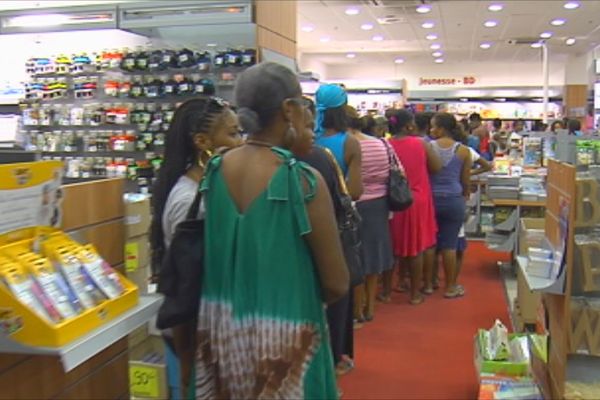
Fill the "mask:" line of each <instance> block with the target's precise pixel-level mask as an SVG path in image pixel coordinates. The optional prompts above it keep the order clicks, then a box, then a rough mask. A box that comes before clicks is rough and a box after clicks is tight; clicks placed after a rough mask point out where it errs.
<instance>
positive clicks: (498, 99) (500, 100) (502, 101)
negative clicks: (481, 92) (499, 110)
mask: <svg viewBox="0 0 600 400" xmlns="http://www.w3.org/2000/svg"><path fill="white" fill-rule="evenodd" d="M494 100H495V101H499V102H500V103H504V102H506V99H505V98H504V97H499V98H497V99H494Z"/></svg>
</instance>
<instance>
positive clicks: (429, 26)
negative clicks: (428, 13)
mask: <svg viewBox="0 0 600 400" xmlns="http://www.w3.org/2000/svg"><path fill="white" fill-rule="evenodd" d="M434 26H435V23H433V22H431V21H427V22H423V23H422V24H421V27H422V28H424V29H432V28H433V27H434Z"/></svg>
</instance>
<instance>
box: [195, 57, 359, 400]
mask: <svg viewBox="0 0 600 400" xmlns="http://www.w3.org/2000/svg"><path fill="white" fill-rule="evenodd" d="M301 96H302V94H301V89H300V85H299V83H298V80H297V78H296V76H295V75H294V73H293V72H292V71H290V70H289V69H287V68H285V67H283V66H281V65H279V64H275V63H261V64H258V65H256V66H253V67H250V68H248V69H247V70H245V71H244V72H242V73H241V74H240V75H239V76H238V78H237V82H236V88H235V98H236V104H237V106H238V107H239V108H238V115H239V118H240V123H241V125H242V127H243V128H244V130H245V131H246V132H247V133H248V139H247V141H246V144H245V145H243V146H241V147H239V148H237V149H234V150H231V151H229V152H228V153H226V154H225V155H224V156H223V157H215V158H213V159H212V160H211V161H210V162H209V164H208V166H207V171H206V174H205V178H204V180H203V183H202V191H203V193H204V201H205V205H206V223H205V232H206V236H205V244H204V245H205V249H206V253H205V257H204V260H205V263H204V274H203V284H202V293H201V297H200V313H199V316H198V327H197V331H190V332H189V335H191V336H192V337H196V338H197V347H198V350H197V354H198V356H197V358H196V368H195V371H196V381H195V385H194V386H195V387H196V397H197V398H202V399H204V398H236V399H241V398H337V397H338V393H337V390H336V383H335V375H334V369H333V361H332V358H331V349H330V346H329V342H328V341H327V340H323V339H324V338H325V337H326V335H327V326H326V320H325V315H324V310H323V303H324V302H327V303H331V302H334V301H336V300H338V299H339V298H340V297H342V296H343V295H344V294H345V293H346V291H347V289H348V271H347V267H346V265H345V262H344V259H343V254H342V250H341V246H340V242H339V238H338V236H337V227H336V224H335V218H334V215H333V207H332V204H331V198H330V196H329V193H328V189H327V186H326V185H325V183H324V181H323V178H322V177H321V175H320V174H319V173H318V172H316V171H315V170H313V169H312V168H310V167H308V166H306V164H304V163H298V162H296V161H295V159H294V158H293V157H292V156H291V153H290V152H289V151H287V150H285V148H290V147H291V146H292V145H293V143H294V141H295V140H296V137H297V134H298V132H301V131H303V130H304V129H305V121H304V118H305V114H304V107H303V104H302V97H301ZM190 360H191V359H190Z"/></svg>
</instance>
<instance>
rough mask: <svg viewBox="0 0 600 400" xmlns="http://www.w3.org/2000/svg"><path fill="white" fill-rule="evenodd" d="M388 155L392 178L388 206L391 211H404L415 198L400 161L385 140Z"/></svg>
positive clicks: (389, 181)
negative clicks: (399, 163)
mask: <svg viewBox="0 0 600 400" xmlns="http://www.w3.org/2000/svg"><path fill="white" fill-rule="evenodd" d="M381 141H382V142H383V144H384V145H385V148H386V150H387V154H388V160H389V164H390V176H389V179H388V193H387V198H388V206H389V208H390V211H404V210H406V209H407V208H408V207H410V206H411V205H412V203H413V196H412V192H411V190H410V186H409V185H408V179H406V176H404V173H403V172H402V171H401V170H400V166H399V165H398V160H397V159H396V157H395V156H394V155H393V154H392V151H393V149H391V148H390V145H389V144H388V142H387V141H386V140H385V139H381Z"/></svg>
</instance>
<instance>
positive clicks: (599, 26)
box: [298, 0, 600, 65]
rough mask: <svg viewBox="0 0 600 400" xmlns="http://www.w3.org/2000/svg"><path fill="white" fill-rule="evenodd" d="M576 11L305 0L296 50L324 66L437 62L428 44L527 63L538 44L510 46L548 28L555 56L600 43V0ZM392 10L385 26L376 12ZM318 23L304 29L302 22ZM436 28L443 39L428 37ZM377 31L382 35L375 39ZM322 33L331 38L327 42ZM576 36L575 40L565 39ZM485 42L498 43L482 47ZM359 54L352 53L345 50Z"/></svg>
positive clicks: (518, 3)
mask: <svg viewBox="0 0 600 400" xmlns="http://www.w3.org/2000/svg"><path fill="white" fill-rule="evenodd" d="M422 3H425V4H429V5H431V8H432V10H431V12H429V13H427V14H419V13H417V12H416V6H417V5H419V4H422ZM498 3H499V4H502V5H503V6H504V9H503V10H502V11H499V12H492V11H489V10H488V6H489V5H490V4H498ZM579 3H580V7H579V8H578V9H575V10H567V9H565V8H563V5H564V4H565V1H560V0H555V1H527V0H508V1H506V0H505V1H502V0H499V1H481V0H480V1H477V0H471V1H455V0H424V1H414V0H409V1H403V0H362V1H345V0H336V1H332V0H320V1H315V0H299V2H298V50H299V52H300V54H303V55H304V54H306V55H309V56H310V57H318V59H319V61H321V62H323V63H325V64H326V65H336V64H363V63H364V64H367V63H393V62H394V59H396V58H398V57H402V58H404V59H405V60H406V63H415V62H416V63H431V64H433V63H434V57H433V56H432V55H431V54H432V53H433V51H434V50H431V49H430V45H431V44H432V43H439V44H440V45H441V46H442V48H441V50H440V51H442V52H443V58H444V60H445V63H455V62H461V63H464V62H490V61H492V62H493V61H498V62H526V61H534V60H539V59H540V52H541V51H540V50H539V49H532V48H531V47H530V46H529V45H527V44H525V45H511V44H508V43H507V42H508V40H509V39H513V38H539V34H540V33H542V32H544V31H550V32H553V33H554V36H553V37H552V38H551V39H549V40H548V41H547V43H548V45H549V49H550V54H551V57H552V58H553V60H565V59H566V58H567V57H568V55H570V54H573V55H576V54H584V53H586V52H588V51H590V50H591V49H593V48H594V47H596V46H597V45H598V44H600V1H598V0H594V1H592V0H588V1H579ZM348 8H356V9H357V10H358V11H359V14H358V15H346V13H345V11H346V9H348ZM385 16H394V17H396V18H398V19H399V21H398V22H396V23H393V24H389V25H381V24H379V23H378V22H377V18H381V17H385ZM555 18H564V19H566V20H567V22H566V24H564V25H563V26H552V25H550V21H551V20H553V19H555ZM490 19H493V20H496V21H498V25H497V26H496V27H494V28H486V27H484V25H483V24H484V22H485V21H486V20H490ZM426 21H432V22H434V23H435V27H434V28H433V29H424V28H422V27H421V24H422V23H423V22H426ZM364 23H371V24H373V25H374V29H372V30H370V31H364V30H362V29H361V28H360V26H361V25H362V24H364ZM306 26H311V27H314V31H313V32H305V31H303V30H302V28H303V27H306ZM430 33H435V34H437V35H438V37H439V39H438V40H435V41H429V40H427V39H425V36H426V35H427V34H430ZM374 35H381V36H383V37H384V40H383V41H379V42H376V41H373V40H372V37H373V36H374ZM323 37H329V38H330V41H329V42H327V43H323V42H321V41H320V39H321V38H323ZM568 37H575V38H577V42H576V44H575V45H573V46H567V45H566V44H565V43H564V40H565V39H566V38H568ZM482 42H490V43H492V47H491V48H490V49H488V50H482V49H481V48H480V47H479V45H480V44H481V43H482ZM349 52H352V53H356V57H355V58H354V59H349V58H347V57H346V54H347V53H349Z"/></svg>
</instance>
